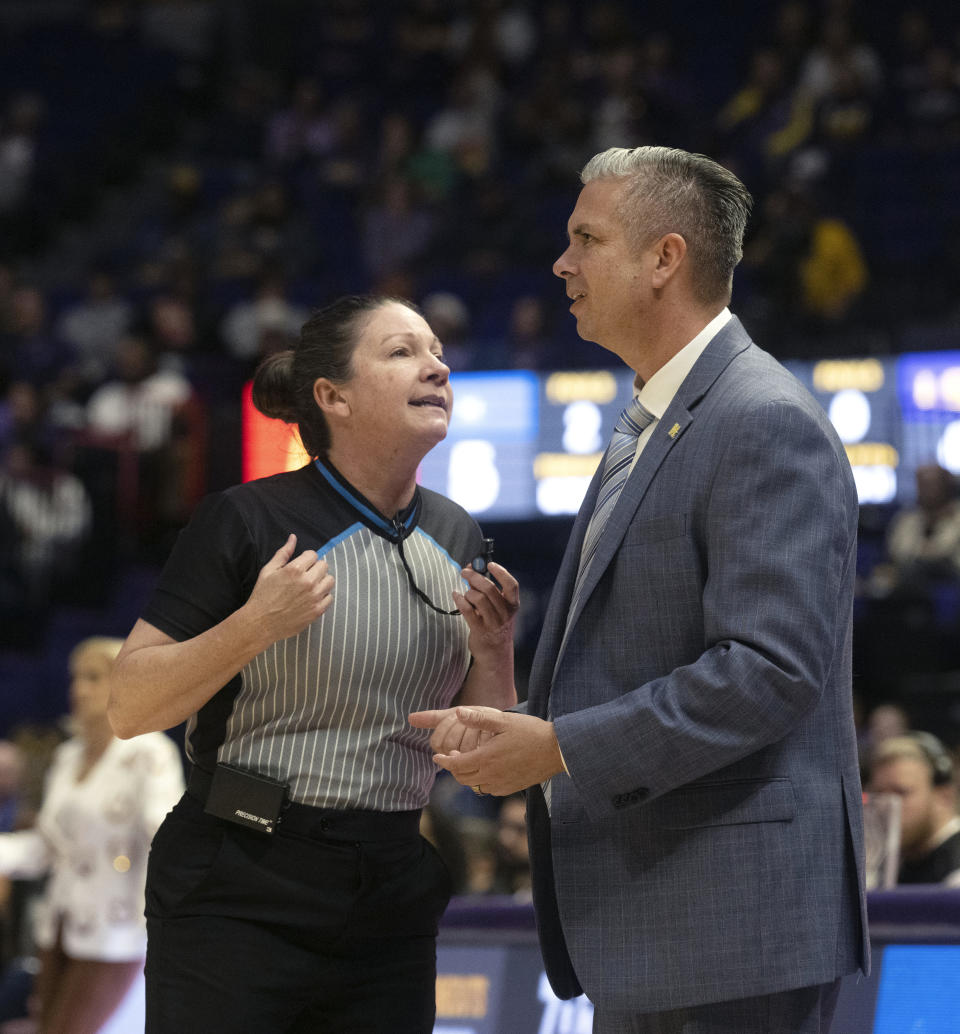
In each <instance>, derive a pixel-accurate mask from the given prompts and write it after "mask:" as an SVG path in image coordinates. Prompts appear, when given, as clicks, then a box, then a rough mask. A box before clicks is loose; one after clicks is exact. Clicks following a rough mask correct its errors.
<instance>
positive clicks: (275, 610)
mask: <svg viewBox="0 0 960 1034" xmlns="http://www.w3.org/2000/svg"><path fill="white" fill-rule="evenodd" d="M296 546H297V536H296V535H294V534H291V535H290V536H289V537H288V538H287V541H286V542H285V543H284V544H283V545H282V546H281V547H280V548H279V549H278V550H277V551H276V553H274V554H273V556H272V557H271V558H270V559H269V560H268V561H267V562H266V563H265V564H264V565H263V567H262V568H261V569H260V574H259V575H258V576H257V581H256V584H255V585H254V587H253V592H251V593H250V599H249V600H248V601H247V606H248V607H249V608H251V609H252V610H253V611H254V613H255V614H256V616H257V620H258V621H260V622H262V627H263V629H264V631H265V632H268V633H269V635H270V639H271V641H272V642H276V641H277V640H279V639H286V638H288V637H289V636H292V635H296V634H297V633H298V632H301V631H302V630H303V629H304V628H306V627H307V625H309V624H310V623H311V622H312V621H315V620H316V619H317V618H318V617H320V615H321V614H323V613H324V611H326V609H327V608H328V607H329V606H330V604H331V603H332V602H333V584H334V578H333V575H332V574H330V571H329V568H328V566H327V562H326V560H321V559H320V557H319V556H318V555H317V551H316V550H314V549H305V550H304V551H303V552H302V553H301V554H300V555H299V556H298V557H294V555H293V554H294V550H295V549H296Z"/></svg>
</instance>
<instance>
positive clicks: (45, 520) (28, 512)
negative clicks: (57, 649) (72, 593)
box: [0, 439, 92, 647]
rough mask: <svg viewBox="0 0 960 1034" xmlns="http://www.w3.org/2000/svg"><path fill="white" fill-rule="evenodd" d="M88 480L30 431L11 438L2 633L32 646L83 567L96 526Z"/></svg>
mask: <svg viewBox="0 0 960 1034" xmlns="http://www.w3.org/2000/svg"><path fill="white" fill-rule="evenodd" d="M91 516H92V511H91V502H90V497H89V495H88V493H87V490H86V489H85V488H84V486H83V483H82V482H81V481H80V480H79V479H78V478H77V477H75V476H74V475H73V474H71V473H70V472H68V471H66V470H62V469H60V468H59V467H57V466H56V465H55V464H54V463H53V461H52V458H51V457H50V456H49V455H47V454H46V452H45V450H44V449H43V448H42V446H39V445H37V444H36V443H35V442H33V441H31V440H30V439H23V440H20V441H16V442H13V443H12V444H9V445H8V446H7V448H6V450H5V452H4V454H3V460H2V465H0V626H2V632H0V641H2V642H3V643H5V644H6V645H14V646H18V647H30V646H34V645H36V644H37V643H38V642H39V641H40V639H41V637H42V634H43V630H44V624H45V621H46V616H47V613H48V610H49V608H50V607H51V605H52V604H53V603H54V602H55V601H56V600H57V599H58V598H61V593H62V592H63V591H64V589H65V588H66V587H67V586H69V585H70V583H71V580H72V579H73V578H74V576H75V575H76V574H77V572H78V570H79V561H80V558H81V554H82V546H83V544H84V542H85V540H86V539H87V537H88V535H89V532H90V527H91Z"/></svg>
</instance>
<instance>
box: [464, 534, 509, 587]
mask: <svg viewBox="0 0 960 1034" xmlns="http://www.w3.org/2000/svg"><path fill="white" fill-rule="evenodd" d="M492 559H493V539H484V540H483V545H482V547H481V549H480V554H479V556H475V557H474V558H473V560H471V561H470V566H471V567H472V568H473V569H474V571H476V572H478V573H479V574H482V575H485V576H486V577H487V578H489V579H490V581H491V582H493V584H494V585H495V586H496V587H497V588H498V589H500V588H502V586H501V585H500V583H499V582H498V581H497V580H496V578H494V577H493V575H492V574H490V572H489V571H488V570H487V564H489V563H490V561H491V560H492Z"/></svg>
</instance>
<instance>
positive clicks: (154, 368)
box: [86, 335, 206, 549]
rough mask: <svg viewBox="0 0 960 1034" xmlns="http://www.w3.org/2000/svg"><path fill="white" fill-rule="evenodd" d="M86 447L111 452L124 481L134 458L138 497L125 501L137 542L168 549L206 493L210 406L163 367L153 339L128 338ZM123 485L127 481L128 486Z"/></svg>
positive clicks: (92, 414) (95, 409) (90, 416)
mask: <svg viewBox="0 0 960 1034" xmlns="http://www.w3.org/2000/svg"><path fill="white" fill-rule="evenodd" d="M86 418H87V422H86V431H87V438H88V440H87V444H88V445H92V446H98V447H99V448H101V449H103V450H105V451H106V453H108V454H110V453H112V454H113V456H114V460H115V463H116V465H117V476H118V479H120V480H122V477H123V470H124V462H125V461H126V460H127V459H129V457H130V456H131V455H132V456H133V458H134V459H135V480H134V483H133V484H132V485H131V484H129V483H126V484H125V491H126V492H127V493H128V494H132V495H133V498H129V497H127V498H124V499H122V500H121V505H123V506H124V508H125V509H126V511H127V513H126V515H125V519H126V520H127V521H128V522H129V523H131V524H132V526H133V528H134V529H135V531H136V533H137V537H138V542H139V543H140V544H141V545H143V546H145V547H147V548H148V549H149V548H152V547H157V548H159V549H162V548H163V547H164V545H167V546H168V545H169V543H166V538H167V536H168V535H169V533H170V532H171V531H172V530H173V529H175V528H176V527H178V526H180V525H182V523H183V522H184V521H185V519H186V517H187V516H188V515H189V512H190V510H191V509H192V508H193V506H194V505H196V503H197V502H198V500H199V498H200V496H201V495H202V494H203V492H204V490H205V487H204V479H205V476H206V471H205V458H206V440H205V434H206V432H205V427H204V410H203V407H202V405H201V403H200V400H199V399H198V398H197V395H196V394H195V392H194V390H193V387H192V385H191V383H190V381H189V380H188V379H187V378H186V377H185V376H184V375H183V374H182V373H179V372H177V371H176V370H174V369H160V368H159V366H158V362H157V355H156V353H155V352H154V350H153V349H152V348H151V346H150V344H149V342H148V341H147V340H146V339H145V338H143V337H139V336H136V335H128V336H126V337H124V338H122V339H121V341H120V344H119V346H118V349H117V362H116V369H115V373H114V376H113V377H112V378H111V379H109V380H107V381H106V382H105V383H104V384H102V385H101V386H100V387H99V388H97V390H96V391H95V392H94V393H93V394H92V395H91V396H90V399H89V400H88V402H87V408H86ZM122 487H123V486H122Z"/></svg>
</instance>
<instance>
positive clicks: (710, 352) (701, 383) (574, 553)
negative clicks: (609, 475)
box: [530, 316, 751, 713]
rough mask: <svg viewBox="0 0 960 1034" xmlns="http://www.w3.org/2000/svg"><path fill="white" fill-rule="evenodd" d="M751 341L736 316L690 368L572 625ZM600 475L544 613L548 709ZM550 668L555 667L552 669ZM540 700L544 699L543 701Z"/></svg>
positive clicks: (593, 568) (541, 678)
mask: <svg viewBox="0 0 960 1034" xmlns="http://www.w3.org/2000/svg"><path fill="white" fill-rule="evenodd" d="M750 343H751V342H750V337H749V335H748V334H747V332H746V331H745V330H744V328H743V325H742V324H741V323H740V321H739V320H738V319H737V318H736V316H734V317H732V318H731V319H730V321H729V322H728V323H727V325H726V326H725V327H724V328H723V329H722V330H721V331H720V332H719V333H718V334H717V335H716V337H715V338H714V339H713V340H712V341H711V342H710V344H709V345H707V347H706V348H705V349H704V351H703V353H702V354H701V355H700V357H699V359H697V361H696V363H694V365H693V368H692V369H691V370H690V373H689V374H687V376H686V377H685V378H684V380H683V383H682V384H681V385H680V387H679V389H678V390H677V394H676V395H675V396H674V398H673V401H672V402H671V403H670V405H669V406H668V407H667V409H666V411H665V412H664V414H663V416H662V417H661V419H660V420H659V421H658V422H657V424H656V426H655V427H654V429H653V433H652V434H651V436H650V439H649V441H648V442H647V444H646V446H645V447H644V450H643V452H642V453H640V456H639V458H638V459H637V463H636V466H635V467H634V468H633V471H632V472H631V474H630V476H629V477H628V478H627V481H626V484H625V485H624V486H623V491H622V492H621V494H620V498H619V499H618V500H617V504H616V506H615V507H614V509H613V512H612V513H611V514H610V518H609V520H608V521H607V526H606V528H604V531H603V535H602V536H601V538H600V542H599V544H598V546H597V551H596V553H595V554H594V557H593V563H592V564H591V565H590V570H589V572H588V573H587V578H586V580H585V582H584V586H583V592H582V593H581V594H580V600H579V606H578V608H577V610H576V612H574V613H573V614H571V615H570V620H569V624H570V627H571V629H572V628H573V626H574V625H575V624H576V622H577V620H578V619H579V617H580V614H581V613H582V611H583V608H584V607H585V606H586V603H587V601H588V600H589V599H590V595H591V594H592V592H593V590H594V589H595V588H596V586H597V583H598V582H599V581H600V579H601V578H602V577H603V574H604V572H605V571H606V569H607V567H609V565H610V562H611V560H612V559H613V557H614V556H615V555H616V552H617V550H618V549H619V548H620V543H621V542H622V541H623V537H624V535H625V534H626V532H627V529H628V528H629V526H630V524H631V522H632V521H633V519H634V516H635V515H636V512H637V510H638V508H639V506H640V504H641V502H642V501H643V498H644V496H645V495H646V494H647V491H648V489H649V488H650V484H651V482H652V481H653V478H654V475H655V474H656V472H657V470H658V469H659V468H660V465H661V464H662V463H663V461H664V460H665V459H666V457H667V456H668V455H669V453H670V450H671V449H673V448H674V446H675V445H676V444H677V442H679V441H680V440H681V439H682V437H683V433H684V432H685V431H686V429H687V428H688V427H689V425H690V424H691V423H692V422H693V420H694V417H695V413H696V407H697V404H698V403H699V402H700V400H701V399H702V398H703V396H704V395H705V394H706V393H707V392H708V391H709V390H710V388H711V386H712V385H713V383H714V382H715V381H716V379H717V378H718V377H719V376H720V374H721V373H722V372H723V370H724V369H726V367H727V366H728V365H729V364H730V362H731V361H732V360H733V358H734V357H735V356H736V355H737V354H738V353H740V352H742V351H743V350H744V349H746V348H747V347H748V346H749V345H750ZM599 479H600V477H599V470H598V472H597V474H595V475H594V478H593V480H592V481H591V482H590V488H589V489H588V491H587V495H586V496H585V497H584V501H583V505H582V506H581V507H580V512H579V514H578V515H577V520H576V523H575V524H574V528H573V531H572V532H571V535H570V542H569V543H568V546H567V550H566V553H565V554H564V558H563V563H562V564H561V567H560V571H559V573H558V576H557V581H556V583H555V585H554V590H553V594H552V596H551V601H550V606H549V608H548V611H547V616H546V618H545V619H544V631H543V636H542V638H541V642H540V648H538V650H537V658H536V660H537V661H538V662H542V666H541V664H538V665H536V666H535V668H534V670H532V671H531V677H530V686H531V703H532V704H533V703H534V700H535V698H534V693H535V691H536V693H537V695H539V693H540V692H543V693H544V701H543V704H544V707H543V710H544V713H545V712H546V693H547V691H548V687H549V684H550V682H551V681H552V676H553V672H554V671H555V670H556V667H557V665H559V664H560V662H561V661H562V659H563V658H562V654H561V653H560V651H561V647H562V644H563V641H564V631H565V630H566V628H567V608H568V606H569V603H570V597H571V595H572V593H573V582H574V580H575V578H576V573H577V566H578V563H579V557H580V547H581V545H582V544H583V537H584V535H585V534H586V527H587V524H588V522H589V519H590V514H591V513H592V512H593V505H594V502H595V501H596V497H597V489H598V486H599ZM564 649H565V647H564ZM552 658H556V661H555V662H552V661H551V659H552ZM547 668H548V669H549V670H546V669H547ZM536 702H537V703H539V701H536Z"/></svg>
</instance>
